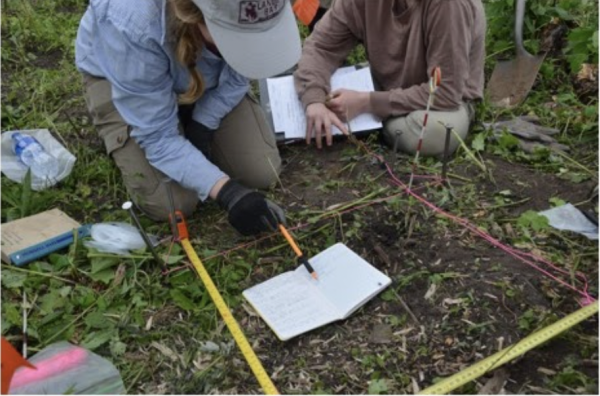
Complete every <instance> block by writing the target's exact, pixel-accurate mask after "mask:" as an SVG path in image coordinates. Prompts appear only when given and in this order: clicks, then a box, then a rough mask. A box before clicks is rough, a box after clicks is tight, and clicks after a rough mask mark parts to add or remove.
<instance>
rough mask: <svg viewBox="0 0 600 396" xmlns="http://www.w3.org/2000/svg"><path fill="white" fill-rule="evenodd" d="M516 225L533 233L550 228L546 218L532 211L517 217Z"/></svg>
mask: <svg viewBox="0 0 600 396" xmlns="http://www.w3.org/2000/svg"><path fill="white" fill-rule="evenodd" d="M517 224H518V225H519V226H521V227H526V228H531V229H533V230H534V231H541V230H544V229H547V228H548V227H550V224H549V222H548V218H547V217H546V216H542V215H540V214H538V213H537V212H535V211H533V210H528V211H527V212H525V213H523V214H522V215H521V216H519V218H518V219H517Z"/></svg>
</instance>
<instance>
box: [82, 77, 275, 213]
mask: <svg viewBox="0 0 600 396" xmlns="http://www.w3.org/2000/svg"><path fill="white" fill-rule="evenodd" d="M83 85H84V89H85V100H86V103H87V107H88V111H89V113H90V115H91V116H92V121H93V123H94V125H95V126H96V128H97V130H98V133H99V134H100V137H101V138H102V139H103V140H104V145H105V146H106V151H107V153H108V154H109V155H110V156H111V157H112V158H113V160H114V161H115V163H116V165H117V167H118V168H119V170H120V171H121V176H122V177H123V182H124V184H125V188H126V189H127V192H128V193H129V196H130V197H131V199H132V200H133V202H135V203H136V205H137V206H138V207H139V208H140V209H141V210H142V211H143V212H144V213H146V214H147V215H148V216H149V217H151V218H153V219H155V220H166V219H168V214H169V200H168V195H167V191H166V187H165V186H164V185H163V184H162V183H161V181H162V180H164V179H165V178H166V176H165V174H164V173H162V172H161V171H159V170H157V169H156V168H154V167H153V166H152V165H150V163H149V162H148V160H147V159H146V156H145V154H144V151H143V150H142V149H141V148H140V146H139V145H138V144H137V143H136V142H135V140H134V139H131V137H130V136H129V133H130V131H131V127H130V126H129V125H127V123H126V122H125V121H124V120H123V118H122V117H121V115H120V114H119V112H118V111H117V109H116V108H115V106H114V104H113V102H112V94H111V85H110V82H108V81H107V80H105V79H102V78H96V77H92V76H90V75H86V74H84V75H83ZM180 131H182V128H181V126H180ZM212 153H213V161H214V164H215V165H217V166H218V167H219V168H220V169H221V170H222V171H223V172H225V173H226V174H227V175H229V176H230V177H231V178H234V179H236V180H239V181H240V182H241V183H243V184H244V185H246V186H248V187H250V188H267V187H269V186H270V185H271V184H272V183H274V182H275V180H276V179H277V176H278V174H279V172H280V171H281V157H280V156H279V151H278V149H277V145H276V141H275V135H274V133H273V131H272V130H271V127H270V126H269V124H268V123H267V121H266V119H265V115H264V113H263V111H262V109H261V108H260V106H259V104H258V102H257V101H256V100H255V99H253V98H251V97H250V96H249V95H248V96H246V97H245V98H244V99H242V101H241V102H240V104H239V105H237V106H236V107H235V108H234V109H233V110H232V111H231V112H230V113H229V114H228V115H227V116H226V117H225V118H224V119H223V120H222V122H221V125H220V127H219V129H218V130H217V131H216V132H215V137H214V141H213V146H212ZM198 177H202V175H201V173H200V172H198ZM171 190H172V191H173V198H174V201H175V207H176V208H177V209H179V210H181V211H182V212H183V214H184V215H187V216H189V215H190V214H191V213H192V212H193V211H194V209H195V207H196V205H197V204H198V200H199V198H198V194H197V193H196V192H195V191H191V190H187V189H185V188H184V187H182V186H180V185H179V184H177V183H175V182H172V183H171Z"/></svg>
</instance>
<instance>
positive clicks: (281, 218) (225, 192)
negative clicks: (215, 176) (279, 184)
mask: <svg viewBox="0 0 600 396" xmlns="http://www.w3.org/2000/svg"><path fill="white" fill-rule="evenodd" d="M217 202H218V203H219V205H220V206H221V207H222V208H223V209H225V210H227V212H229V223H231V225H232V226H233V227H234V228H235V229H236V230H238V231H239V232H240V234H242V235H254V234H258V233H260V232H263V231H275V230H277V227H278V226H279V224H280V223H283V224H285V213H284V212H283V209H281V208H280V207H279V206H277V205H276V204H274V203H273V202H271V201H269V200H268V199H267V198H265V196H264V195H262V194H261V193H259V192H257V191H252V190H250V189H248V188H246V187H244V186H242V185H241V184H239V183H238V182H236V181H233V180H229V181H228V182H227V183H225V185H224V186H223V187H222V188H221V191H219V194H218V195H217Z"/></svg>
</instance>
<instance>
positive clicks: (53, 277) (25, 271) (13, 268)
mask: <svg viewBox="0 0 600 396" xmlns="http://www.w3.org/2000/svg"><path fill="white" fill-rule="evenodd" d="M2 268H4V269H6V270H9V271H17V272H24V273H26V274H31V275H37V276H43V277H45V278H52V279H56V280H58V281H61V282H65V283H70V284H71V285H76V284H77V283H76V282H73V281H72V280H69V279H65V278H61V277H59V276H56V275H52V274H46V273H43V272H38V271H32V270H26V269H24V268H19V267H14V266H9V265H5V264H2Z"/></svg>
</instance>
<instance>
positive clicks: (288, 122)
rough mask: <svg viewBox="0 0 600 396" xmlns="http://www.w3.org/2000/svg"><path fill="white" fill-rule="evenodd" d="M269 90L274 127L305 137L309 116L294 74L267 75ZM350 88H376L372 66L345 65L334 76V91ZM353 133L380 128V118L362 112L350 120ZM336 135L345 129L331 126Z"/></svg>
mask: <svg viewBox="0 0 600 396" xmlns="http://www.w3.org/2000/svg"><path fill="white" fill-rule="evenodd" d="M266 85H267V89H266V90H263V92H264V91H266V92H265V93H267V95H268V97H269V106H268V107H269V109H268V110H269V111H268V112H270V113H271V114H272V117H273V129H274V130H275V132H276V133H278V132H283V133H284V134H285V139H304V138H305V137H306V115H305V113H304V108H303V106H302V103H301V102H300V99H298V94H297V93H296V89H295V88H294V77H293V76H283V77H273V78H268V79H267V82H266ZM340 88H347V89H351V90H355V91H363V92H372V91H374V90H375V88H374V86H373V79H372V77H371V69H370V68H368V67H366V68H363V69H358V70H356V69H355V68H354V67H353V66H348V67H342V68H340V69H338V70H337V71H336V72H335V73H334V74H333V76H331V90H332V91H335V90H336V89H340ZM350 127H351V128H352V132H360V131H368V130H372V129H378V128H381V120H379V119H378V118H377V117H375V116H374V115H373V114H368V113H365V114H360V115H359V116H357V117H355V118H354V119H353V120H352V121H351V122H350ZM332 133H333V134H334V135H340V134H341V133H342V132H341V131H340V130H339V129H338V128H336V127H335V126H334V127H332Z"/></svg>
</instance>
